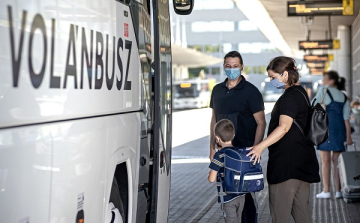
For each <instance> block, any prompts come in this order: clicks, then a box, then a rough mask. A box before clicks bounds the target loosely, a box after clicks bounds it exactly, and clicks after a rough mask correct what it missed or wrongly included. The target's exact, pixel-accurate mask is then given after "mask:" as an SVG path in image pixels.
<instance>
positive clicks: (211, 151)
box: [209, 149, 216, 162]
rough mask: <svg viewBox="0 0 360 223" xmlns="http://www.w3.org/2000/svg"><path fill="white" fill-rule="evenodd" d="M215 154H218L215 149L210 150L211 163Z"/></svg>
mask: <svg viewBox="0 0 360 223" xmlns="http://www.w3.org/2000/svg"><path fill="white" fill-rule="evenodd" d="M215 153H216V151H215V149H210V155H209V159H210V162H211V160H212V159H213V158H214V155H215Z"/></svg>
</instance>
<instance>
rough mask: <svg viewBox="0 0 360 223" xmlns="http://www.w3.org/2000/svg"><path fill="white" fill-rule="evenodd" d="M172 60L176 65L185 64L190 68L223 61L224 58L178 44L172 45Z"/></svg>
mask: <svg viewBox="0 0 360 223" xmlns="http://www.w3.org/2000/svg"><path fill="white" fill-rule="evenodd" d="M171 48H172V62H173V65H175V66H185V67H188V68H197V67H206V66H211V65H215V64H219V63H222V62H223V60H222V59H220V58H217V57H213V56H210V55H207V54H204V53H202V52H200V51H197V50H195V49H190V48H184V47H181V46H178V45H175V44H173V45H171Z"/></svg>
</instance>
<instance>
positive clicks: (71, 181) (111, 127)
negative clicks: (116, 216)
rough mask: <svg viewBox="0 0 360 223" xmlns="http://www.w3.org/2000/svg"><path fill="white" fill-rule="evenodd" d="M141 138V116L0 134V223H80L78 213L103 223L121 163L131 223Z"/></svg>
mask: <svg viewBox="0 0 360 223" xmlns="http://www.w3.org/2000/svg"><path fill="white" fill-rule="evenodd" d="M139 133H140V114H139V113H131V114H124V115H116V116H107V117H101V118H93V119H84V120H77V121H68V122H62V123H54V124H44V125H36V126H28V127H21V128H13V129H7V130H0V142H1V147H0V190H1V191H0V220H1V222H6V223H8V222H9V223H12V222H15V223H18V222H22V221H21V220H24V219H27V218H28V219H29V222H30V223H31V222H36V223H48V222H51V223H63V222H78V221H75V219H76V218H77V215H78V214H79V213H81V212H82V213H83V214H84V217H85V222H87V223H91V222H92V223H99V222H104V218H105V214H106V210H107V204H108V202H109V196H110V191H111V185H112V181H113V176H114V171H115V168H116V165H117V164H119V163H123V162H126V163H127V165H128V178H129V179H128V182H129V183H128V188H129V191H128V194H129V203H128V204H129V208H128V216H129V217H128V220H129V221H128V222H135V219H136V201H137V189H138V188H137V187H138V183H137V182H138V170H139V162H138V160H139V157H138V156H139V150H140V134H139ZM118 180H119V179H118ZM24 222H26V221H24Z"/></svg>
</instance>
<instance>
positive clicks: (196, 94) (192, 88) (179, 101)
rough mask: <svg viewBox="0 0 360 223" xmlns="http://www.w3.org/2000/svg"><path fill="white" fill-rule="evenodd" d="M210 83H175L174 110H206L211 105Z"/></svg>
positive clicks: (199, 81) (200, 81) (196, 81)
mask: <svg viewBox="0 0 360 223" xmlns="http://www.w3.org/2000/svg"><path fill="white" fill-rule="evenodd" d="M210 97H211V92H210V81H209V80H201V79H193V80H183V81H176V82H174V103H173V107H174V109H185V108H205V107H208V106H209V104H210Z"/></svg>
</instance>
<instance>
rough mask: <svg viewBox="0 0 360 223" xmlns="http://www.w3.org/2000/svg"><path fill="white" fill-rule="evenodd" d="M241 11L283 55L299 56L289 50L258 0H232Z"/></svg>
mask: <svg viewBox="0 0 360 223" xmlns="http://www.w3.org/2000/svg"><path fill="white" fill-rule="evenodd" d="M233 1H234V2H235V4H236V6H237V7H238V8H239V9H240V10H241V11H242V13H243V14H244V15H245V16H246V17H247V18H248V19H249V20H250V21H251V22H253V23H254V24H255V25H256V26H257V27H258V28H259V30H260V31H261V32H262V33H263V34H264V36H265V37H266V38H267V39H268V40H269V41H270V42H271V43H272V44H273V45H274V46H275V47H276V48H277V49H278V50H279V51H280V52H281V53H282V54H284V55H285V56H292V57H296V58H301V57H302V55H303V54H301V55H300V54H297V53H295V52H294V51H292V50H291V48H290V46H289V44H288V43H287V42H286V41H285V39H284V37H283V36H282V35H281V33H280V31H279V29H278V27H277V26H276V25H275V23H274V21H273V20H272V18H271V17H270V15H269V13H268V12H267V11H266V9H265V7H264V6H263V4H262V3H261V2H260V1H259V0H251V1H249V0H233Z"/></svg>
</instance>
